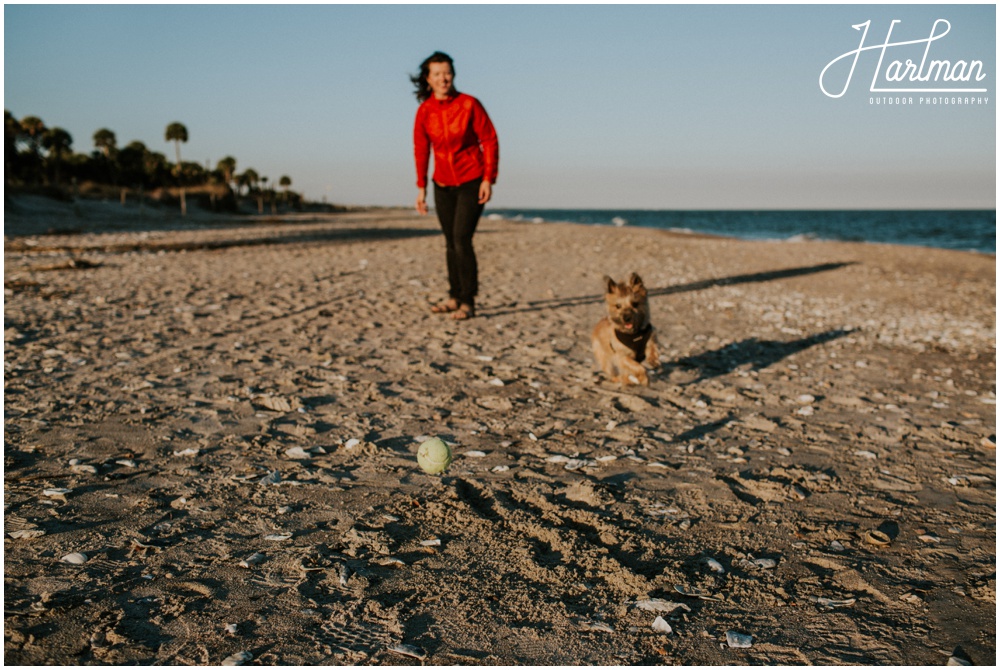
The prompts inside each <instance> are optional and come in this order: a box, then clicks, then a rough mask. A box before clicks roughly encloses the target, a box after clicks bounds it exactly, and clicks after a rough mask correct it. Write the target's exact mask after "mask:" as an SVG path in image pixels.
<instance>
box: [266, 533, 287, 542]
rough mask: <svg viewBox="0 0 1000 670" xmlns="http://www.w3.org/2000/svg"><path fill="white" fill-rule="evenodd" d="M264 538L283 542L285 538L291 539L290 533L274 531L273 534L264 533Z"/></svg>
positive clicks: (269, 540)
mask: <svg viewBox="0 0 1000 670" xmlns="http://www.w3.org/2000/svg"><path fill="white" fill-rule="evenodd" d="M264 539H265V540H267V541H268V542H284V541H285V540H290V539H292V534H291V533H275V534H273V535H265V536H264Z"/></svg>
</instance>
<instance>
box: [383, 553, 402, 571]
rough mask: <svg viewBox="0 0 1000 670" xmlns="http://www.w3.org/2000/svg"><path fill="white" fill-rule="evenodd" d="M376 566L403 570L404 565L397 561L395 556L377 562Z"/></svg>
mask: <svg viewBox="0 0 1000 670" xmlns="http://www.w3.org/2000/svg"><path fill="white" fill-rule="evenodd" d="M378 564H379V565H381V566H382V567H385V568H404V567H406V563H404V562H403V561H401V560H399V559H398V558H396V557H395V556H389V557H387V558H383V559H381V560H380V561H378Z"/></svg>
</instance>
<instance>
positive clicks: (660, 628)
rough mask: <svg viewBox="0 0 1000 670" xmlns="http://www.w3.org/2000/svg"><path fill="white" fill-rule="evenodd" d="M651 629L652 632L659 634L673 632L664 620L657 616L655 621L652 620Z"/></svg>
mask: <svg viewBox="0 0 1000 670" xmlns="http://www.w3.org/2000/svg"><path fill="white" fill-rule="evenodd" d="M652 628H653V630H655V631H657V632H660V633H672V632H674V629H673V628H671V627H670V624H669V623H667V622H666V621H665V620H664V618H663V617H661V616H658V617H656V618H655V619H653V625H652Z"/></svg>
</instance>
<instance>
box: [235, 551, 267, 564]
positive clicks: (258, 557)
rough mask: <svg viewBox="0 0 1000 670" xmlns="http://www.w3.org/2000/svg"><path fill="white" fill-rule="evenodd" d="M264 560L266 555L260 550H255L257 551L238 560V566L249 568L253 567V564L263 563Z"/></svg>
mask: <svg viewBox="0 0 1000 670" xmlns="http://www.w3.org/2000/svg"><path fill="white" fill-rule="evenodd" d="M265 560H267V556H265V555H264V554H262V553H260V552H257V553H255V554H252V555H251V556H249V557H247V558H244V559H243V560H242V561H240V567H241V568H250V567H253V566H255V565H257V564H259V563H263V562H264V561H265Z"/></svg>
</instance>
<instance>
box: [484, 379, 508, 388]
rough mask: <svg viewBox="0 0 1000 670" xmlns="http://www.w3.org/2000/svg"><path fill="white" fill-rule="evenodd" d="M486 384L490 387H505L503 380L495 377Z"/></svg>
mask: <svg viewBox="0 0 1000 670" xmlns="http://www.w3.org/2000/svg"><path fill="white" fill-rule="evenodd" d="M486 383H487V384H489V385H490V386H503V385H504V384H503V380H502V379H497V378H496V377H494V378H493V379H491V380H489V381H488V382H486Z"/></svg>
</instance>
